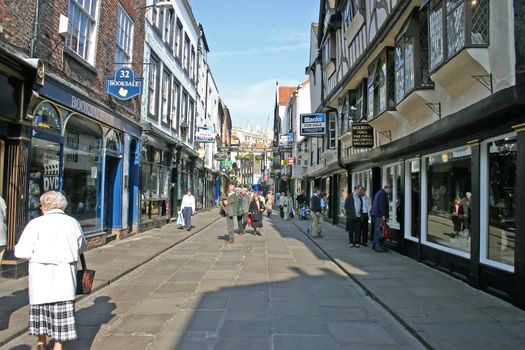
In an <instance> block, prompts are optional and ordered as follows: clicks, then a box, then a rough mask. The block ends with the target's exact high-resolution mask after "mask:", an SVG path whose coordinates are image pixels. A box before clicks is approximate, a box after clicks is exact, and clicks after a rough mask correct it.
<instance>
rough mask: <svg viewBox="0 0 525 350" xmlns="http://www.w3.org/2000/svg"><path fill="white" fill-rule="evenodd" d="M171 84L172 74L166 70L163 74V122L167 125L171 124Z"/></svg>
mask: <svg viewBox="0 0 525 350" xmlns="http://www.w3.org/2000/svg"><path fill="white" fill-rule="evenodd" d="M170 84H171V74H170V72H168V71H167V70H164V72H163V74H162V99H161V122H162V124H164V125H165V126H169V125H170Z"/></svg>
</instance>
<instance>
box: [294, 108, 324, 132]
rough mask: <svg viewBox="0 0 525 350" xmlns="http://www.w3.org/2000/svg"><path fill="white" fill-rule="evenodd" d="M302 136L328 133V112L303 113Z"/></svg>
mask: <svg viewBox="0 0 525 350" xmlns="http://www.w3.org/2000/svg"><path fill="white" fill-rule="evenodd" d="M300 134H301V136H323V135H324V134H326V114H324V113H314V114H301V133H300Z"/></svg>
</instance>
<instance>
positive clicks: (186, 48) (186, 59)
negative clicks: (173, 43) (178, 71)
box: [182, 35, 191, 72]
mask: <svg viewBox="0 0 525 350" xmlns="http://www.w3.org/2000/svg"><path fill="white" fill-rule="evenodd" d="M190 49H191V44H190V38H188V35H185V38H184V57H182V65H183V67H184V69H185V70H186V72H189V68H190V67H189V66H190Z"/></svg>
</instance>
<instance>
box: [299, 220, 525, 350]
mask: <svg viewBox="0 0 525 350" xmlns="http://www.w3.org/2000/svg"><path fill="white" fill-rule="evenodd" d="M293 224H294V225H295V226H296V227H297V228H299V229H300V230H301V231H302V232H303V234H304V235H305V237H308V238H309V239H310V240H311V242H314V243H315V244H316V245H318V246H319V247H321V248H322V249H323V250H324V251H325V252H326V253H327V254H328V255H329V256H330V257H331V258H332V259H334V261H336V262H337V264H339V266H341V267H342V268H343V269H344V270H345V271H346V272H347V273H348V274H351V275H352V278H353V279H354V280H355V281H357V282H358V283H359V284H360V285H361V286H362V287H363V288H365V290H366V291H367V293H370V294H371V295H372V296H373V297H374V298H375V299H377V300H379V302H380V303H381V304H382V305H384V306H386V307H387V308H388V310H389V311H390V312H391V313H392V314H393V315H395V317H397V318H399V319H401V320H402V321H403V322H404V323H405V324H406V325H408V326H409V327H410V328H411V329H412V331H413V332H415V333H417V335H418V336H419V337H420V339H422V340H423V341H424V342H425V343H426V344H427V346H428V347H431V348H434V349H506V350H509V349H523V348H524V345H523V344H524V343H525V332H524V330H525V311H523V310H520V309H518V308H516V307H514V306H512V305H511V304H509V303H507V302H505V301H503V300H501V299H499V298H496V297H494V296H492V295H489V294H487V293H484V292H483V291H480V290H478V289H475V288H472V287H471V286H469V285H468V284H466V283H464V282H461V281H459V280H457V279H455V278H453V277H451V276H449V275H446V274H444V273H442V272H440V271H438V270H435V269H432V268H430V267H428V266H426V265H424V264H421V263H419V262H417V261H415V260H413V259H410V258H408V257H405V256H402V255H399V254H397V253H395V252H392V251H390V252H388V253H386V254H385V253H376V252H374V251H373V250H372V249H371V248H370V247H371V246H370V245H369V247H360V248H350V247H349V245H348V234H347V233H346V232H345V231H344V230H343V229H342V228H340V227H338V226H334V225H330V224H328V223H326V222H325V223H324V224H323V225H324V226H323V235H324V237H323V238H321V239H313V238H311V236H308V235H307V234H306V232H307V226H308V225H309V224H310V222H309V221H299V220H294V221H293ZM333 301H334V303H337V302H338V300H337V299H333ZM341 301H342V300H341ZM339 306H343V305H339ZM361 316H362V315H361ZM359 327H361V328H362V329H361V331H362V332H357V333H356V334H354V335H353V336H350V338H351V340H352V341H353V340H355V339H356V337H357V336H359V335H360V334H362V333H368V332H376V331H374V330H372V329H369V327H370V326H366V325H364V324H361V326H359ZM359 327H357V326H356V328H353V330H352V331H351V332H353V331H354V330H356V329H358V328H359ZM518 330H521V331H518ZM334 331H335V332H336V333H337V330H336V329H334ZM341 334H342V335H344V336H347V335H350V334H351V333H345V332H341ZM341 340H344V339H341ZM384 340H385V344H381V345H387V344H386V343H387V342H386V340H387V337H385V338H384ZM362 341H363V343H362V345H363V346H364V344H365V343H368V345H367V346H370V343H371V342H372V343H373V341H367V340H366V339H363V340H362ZM378 345H379V344H378ZM359 348H361V345H360V346H359ZM363 348H365V349H366V348H368V347H363Z"/></svg>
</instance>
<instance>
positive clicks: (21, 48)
mask: <svg viewBox="0 0 525 350" xmlns="http://www.w3.org/2000/svg"><path fill="white" fill-rule="evenodd" d="M145 6H146V1H145V0H143V1H130V0H105V1H101V0H92V1H78V0H56V1H52V2H48V1H37V0H28V1H16V2H15V1H4V0H0V23H1V24H0V87H1V89H0V195H1V196H2V197H3V198H4V199H5V201H6V204H7V213H8V216H7V225H6V226H7V232H6V233H5V235H4V236H5V237H3V238H2V239H0V244H2V243H5V244H6V245H7V249H6V251H5V253H4V256H3V260H2V274H11V275H13V274H15V275H16V274H18V273H20V272H21V271H20V270H21V269H16V268H13V267H17V264H18V262H17V261H16V260H15V259H14V257H13V255H12V249H13V248H14V245H15V243H16V241H17V239H18V237H19V235H20V233H21V230H22V229H23V226H24V224H25V222H27V221H28V220H29V219H31V218H33V217H36V216H38V215H40V212H39V207H38V198H39V196H40V194H41V193H42V192H43V191H46V190H52V189H55V190H60V191H62V192H63V193H64V194H65V195H66V197H67V199H68V202H69V206H68V208H67V210H66V211H67V213H68V214H70V215H72V216H74V217H76V218H77V219H78V220H79V222H80V224H81V226H82V228H83V230H84V232H85V234H86V237H87V238H88V241H89V243H90V245H91V246H95V245H100V244H104V243H106V242H107V241H108V240H111V239H114V238H120V237H124V236H127V235H129V234H130V233H134V232H136V230H137V227H138V219H139V213H138V200H139V198H138V195H139V190H138V186H139V176H140V173H139V162H140V137H141V126H140V112H141V110H140V108H141V97H140V96H137V97H134V98H131V99H128V100H121V99H117V98H116V97H113V96H111V95H109V94H107V93H106V90H105V78H106V77H108V76H112V75H113V74H114V70H115V68H119V67H124V66H126V67H129V68H131V69H132V70H133V71H134V72H136V73H137V75H140V76H141V75H143V73H144V67H145V66H143V64H142V61H143V50H144V45H143V43H144V18H145V12H146V11H147V9H145V8H144V7H145ZM61 17H62V21H63V20H64V17H67V26H66V27H65V28H67V30H64V31H63V32H62V33H60V30H59V28H60V23H61ZM146 68H147V67H146ZM127 72H129V71H127ZM126 93H127V91H122V95H121V96H125V95H126ZM2 240H3V241H4V242H2Z"/></svg>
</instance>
